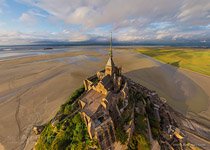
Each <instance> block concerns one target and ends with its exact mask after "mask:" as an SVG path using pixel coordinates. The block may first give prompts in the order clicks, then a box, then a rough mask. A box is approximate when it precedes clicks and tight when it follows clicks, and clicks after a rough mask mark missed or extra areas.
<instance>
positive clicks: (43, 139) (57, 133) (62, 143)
mask: <svg viewBox="0 0 210 150" xmlns="http://www.w3.org/2000/svg"><path fill="white" fill-rule="evenodd" d="M83 92H84V87H81V88H79V89H77V90H76V91H75V92H74V93H73V94H72V95H71V96H70V97H69V99H68V100H67V102H66V103H65V104H63V105H62V106H61V108H60V110H59V112H58V114H59V115H58V116H60V117H58V120H59V122H58V123H57V124H56V125H55V126H53V125H52V124H51V123H48V125H47V126H46V127H45V129H44V130H43V131H42V133H41V135H40V137H39V139H38V141H37V143H36V146H35V149H36V150H70V149H71V150H74V149H89V148H90V147H97V146H98V145H97V142H96V141H93V140H91V139H90V138H89V135H88V132H87V128H86V125H85V123H84V121H83V119H82V118H81V117H80V114H79V113H75V114H74V112H75V111H77V109H78V107H79V106H78V103H77V102H76V100H77V99H78V97H79V96H80V95H81V94H82V93H83ZM75 102H76V103H75ZM71 114H73V115H71ZM69 115H71V116H70V117H68V116H69Z"/></svg>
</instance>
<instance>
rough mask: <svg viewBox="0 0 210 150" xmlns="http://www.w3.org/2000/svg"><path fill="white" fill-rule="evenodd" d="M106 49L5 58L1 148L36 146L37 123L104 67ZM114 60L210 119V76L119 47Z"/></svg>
mask: <svg viewBox="0 0 210 150" xmlns="http://www.w3.org/2000/svg"><path fill="white" fill-rule="evenodd" d="M93 49H98V48H95V47H93ZM107 53H108V51H105V50H104V48H102V49H101V50H100V51H98V50H93V51H90V50H88V51H85V50H81V51H73V52H64V53H59V54H51V55H49V54H48V55H41V56H32V57H27V58H20V59H17V60H10V61H9V60H8V61H2V62H0V114H1V118H0V149H2V146H1V144H2V145H3V146H4V147H5V149H9V150H10V149H24V148H25V149H31V147H32V146H33V144H34V143H33V142H34V136H31V135H33V134H32V133H31V129H32V127H33V125H40V124H43V123H45V122H47V121H49V120H50V118H52V117H53V116H54V115H55V113H56V112H57V111H58V109H59V107H60V105H61V104H62V103H64V102H65V101H66V99H67V97H68V96H69V95H70V94H71V92H72V91H73V90H74V89H76V88H77V87H79V86H80V85H81V84H82V82H83V79H85V78H87V77H88V76H90V75H92V74H95V73H96V71H98V70H101V69H103V67H104V66H105V63H106V61H107V59H108V55H107ZM114 61H115V62H116V64H117V65H120V66H122V67H123V72H124V73H125V75H127V76H128V77H130V78H132V79H133V80H135V81H137V82H139V83H141V84H142V85H145V86H146V87H148V88H150V89H153V90H155V91H157V93H158V94H159V95H161V96H162V97H165V98H166V99H167V101H168V103H169V104H170V105H171V106H172V107H174V108H175V109H176V110H178V111H180V112H182V113H183V114H186V115H189V114H190V113H189V112H193V113H194V114H196V115H197V114H199V115H202V116H203V118H204V119H205V118H208V119H210V116H209V115H208V112H209V110H210V109H209V102H210V99H209V98H210V95H209V93H210V88H209V85H210V77H206V76H202V75H200V74H197V73H194V72H190V71H187V70H182V69H178V70H177V69H176V68H174V67H172V66H170V65H166V64H162V63H159V62H157V61H155V60H153V59H151V58H149V57H147V56H144V55H142V54H138V53H136V52H134V51H131V50H115V51H114Z"/></svg>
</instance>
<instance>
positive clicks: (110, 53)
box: [109, 32, 112, 58]
mask: <svg viewBox="0 0 210 150" xmlns="http://www.w3.org/2000/svg"><path fill="white" fill-rule="evenodd" d="M109 55H110V57H111V58H112V32H111V35H110V52H109Z"/></svg>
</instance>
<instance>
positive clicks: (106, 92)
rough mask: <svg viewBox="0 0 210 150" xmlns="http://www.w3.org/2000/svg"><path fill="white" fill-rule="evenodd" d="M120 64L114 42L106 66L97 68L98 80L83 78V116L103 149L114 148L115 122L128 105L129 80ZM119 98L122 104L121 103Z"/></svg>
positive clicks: (92, 134) (91, 135) (91, 133)
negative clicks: (114, 53)
mask: <svg viewBox="0 0 210 150" xmlns="http://www.w3.org/2000/svg"><path fill="white" fill-rule="evenodd" d="M121 71H122V69H121V67H117V66H116V65H115V63H114V61H113V54H112V45H111V44H110V54H109V59H108V61H107V64H106V66H105V69H104V70H103V71H100V72H97V74H96V76H97V78H96V81H94V82H93V81H90V80H89V79H86V80H84V86H85V90H86V91H85V94H84V95H83V96H82V97H81V98H80V99H79V105H80V107H81V112H80V114H81V116H82V118H83V119H84V121H85V123H86V126H87V129H88V133H89V136H90V138H91V139H96V140H97V141H98V143H99V145H100V147H101V149H113V145H114V143H115V141H116V136H115V128H114V122H116V120H117V118H118V117H120V115H121V113H122V112H123V109H124V108H125V107H126V106H127V105H128V97H129V95H128V93H129V91H128V83H127V82H126V80H125V79H124V77H123V76H122V72H121ZM119 101H120V102H121V103H122V107H121V108H119V107H118V105H117V104H118V103H119Z"/></svg>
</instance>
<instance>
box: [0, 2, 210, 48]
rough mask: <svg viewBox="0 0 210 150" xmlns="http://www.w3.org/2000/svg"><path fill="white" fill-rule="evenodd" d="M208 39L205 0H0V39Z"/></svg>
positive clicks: (28, 41) (1, 42)
mask: <svg viewBox="0 0 210 150" xmlns="http://www.w3.org/2000/svg"><path fill="white" fill-rule="evenodd" d="M110 32H112V33H113V39H114V41H118V42H136V43H138V42H140V43H141V42H142V43H144V42H155V43H158V42H160V43H161V42H173V43H176V42H180V41H182V42H185V41H186V42H189V41H191V42H199V43H210V0H0V45H14V44H38V43H43V42H46V43H47V42H49V43H50V42H82V41H94V42H104V41H107V40H108V39H109V35H110Z"/></svg>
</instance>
